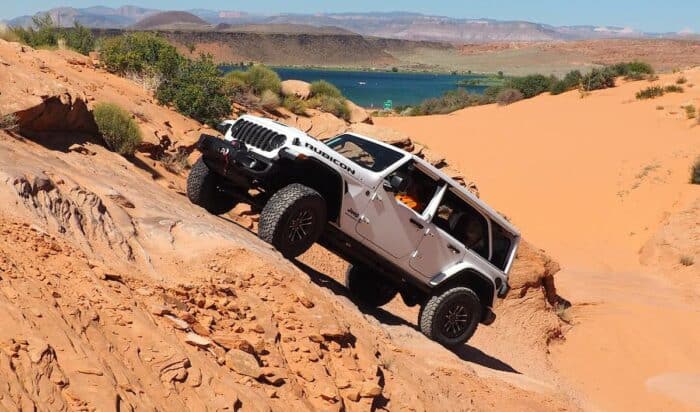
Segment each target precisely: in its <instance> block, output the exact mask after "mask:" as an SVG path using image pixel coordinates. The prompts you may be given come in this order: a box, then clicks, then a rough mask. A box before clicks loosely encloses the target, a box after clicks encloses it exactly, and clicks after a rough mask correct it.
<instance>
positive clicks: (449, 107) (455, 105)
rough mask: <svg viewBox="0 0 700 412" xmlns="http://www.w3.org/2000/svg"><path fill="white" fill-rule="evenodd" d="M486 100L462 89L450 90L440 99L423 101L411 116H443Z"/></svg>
mask: <svg viewBox="0 0 700 412" xmlns="http://www.w3.org/2000/svg"><path fill="white" fill-rule="evenodd" d="M486 99H487V98H485V97H481V96H478V95H472V94H470V93H468V92H467V91H466V90H464V89H457V90H450V91H447V92H445V93H444V94H443V95H442V96H441V97H436V98H432V99H428V100H425V101H423V102H422V103H421V104H420V105H418V106H416V107H415V108H414V109H413V110H412V111H411V115H414V116H421V115H429V114H445V113H451V112H454V111H455V110H459V109H463V108H465V107H468V106H474V105H478V104H483V103H484V102H485V101H486Z"/></svg>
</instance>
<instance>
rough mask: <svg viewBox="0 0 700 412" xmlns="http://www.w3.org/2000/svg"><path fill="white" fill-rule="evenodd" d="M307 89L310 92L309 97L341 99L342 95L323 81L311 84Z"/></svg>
mask: <svg viewBox="0 0 700 412" xmlns="http://www.w3.org/2000/svg"><path fill="white" fill-rule="evenodd" d="M309 89H310V90H311V96H328V97H337V98H342V97H343V94H342V93H341V92H340V90H339V89H338V88H337V87H335V86H334V85H333V84H331V83H329V82H327V81H325V80H317V81H315V82H312V83H311V86H310V87H309Z"/></svg>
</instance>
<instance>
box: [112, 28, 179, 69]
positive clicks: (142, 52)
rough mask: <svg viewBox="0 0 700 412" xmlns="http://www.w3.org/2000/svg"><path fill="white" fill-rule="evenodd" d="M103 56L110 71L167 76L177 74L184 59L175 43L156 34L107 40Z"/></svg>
mask: <svg viewBox="0 0 700 412" xmlns="http://www.w3.org/2000/svg"><path fill="white" fill-rule="evenodd" d="M100 59H101V60H102V62H103V63H104V64H105V66H106V67H107V70H109V71H111V72H115V73H119V74H122V75H123V74H126V73H129V72H133V73H139V74H158V75H161V76H162V77H163V78H164V79H170V78H172V77H174V76H175V74H176V72H177V71H178V70H179V68H180V66H181V64H182V62H183V61H184V60H185V59H184V58H183V57H182V56H181V55H180V54H179V53H178V52H177V49H176V48H175V47H174V46H172V45H171V44H169V43H168V42H167V41H166V40H165V39H163V38H162V37H160V36H158V35H156V34H153V33H129V34H124V35H122V36H117V37H112V38H109V39H106V40H104V41H103V43H102V47H101V50H100Z"/></svg>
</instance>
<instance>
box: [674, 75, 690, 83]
mask: <svg viewBox="0 0 700 412" xmlns="http://www.w3.org/2000/svg"><path fill="white" fill-rule="evenodd" d="M687 82H688V79H686V78H685V77H684V76H680V77H679V78H677V79H676V84H686V83H687Z"/></svg>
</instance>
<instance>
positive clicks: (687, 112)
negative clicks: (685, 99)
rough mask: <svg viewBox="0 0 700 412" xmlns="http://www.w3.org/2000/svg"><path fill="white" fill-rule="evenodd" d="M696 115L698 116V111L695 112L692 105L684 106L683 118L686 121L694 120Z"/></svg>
mask: <svg viewBox="0 0 700 412" xmlns="http://www.w3.org/2000/svg"><path fill="white" fill-rule="evenodd" d="M697 115H698V111H697V109H696V108H695V106H694V105H692V104H689V105H687V106H685V116H686V117H687V118H688V119H695V117H696V116H697Z"/></svg>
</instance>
